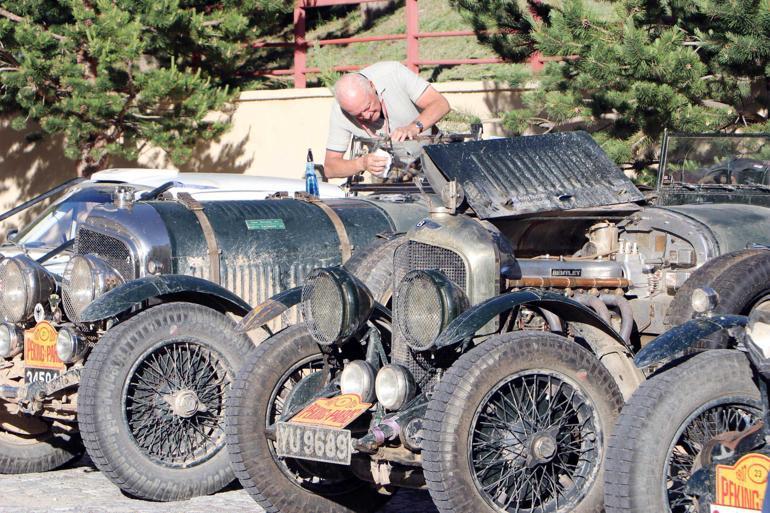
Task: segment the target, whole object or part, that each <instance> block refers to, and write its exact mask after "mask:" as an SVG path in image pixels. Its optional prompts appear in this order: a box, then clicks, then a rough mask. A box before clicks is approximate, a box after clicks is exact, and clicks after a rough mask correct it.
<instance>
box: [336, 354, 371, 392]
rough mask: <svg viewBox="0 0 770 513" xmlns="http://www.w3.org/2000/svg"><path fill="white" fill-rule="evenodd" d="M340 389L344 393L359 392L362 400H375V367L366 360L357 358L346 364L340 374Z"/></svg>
mask: <svg viewBox="0 0 770 513" xmlns="http://www.w3.org/2000/svg"><path fill="white" fill-rule="evenodd" d="M340 391H342V393H343V394H358V397H360V398H361V401H362V402H365V403H370V402H372V401H373V400H374V369H373V368H372V366H371V365H369V363H368V362H366V361H364V360H355V361H353V362H350V363H348V364H347V365H345V368H344V369H342V374H340Z"/></svg>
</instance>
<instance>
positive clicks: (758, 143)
mask: <svg viewBox="0 0 770 513" xmlns="http://www.w3.org/2000/svg"><path fill="white" fill-rule="evenodd" d="M768 139H770V137H768V136H764V135H730V136H714V135H672V136H670V137H668V139H667V145H666V147H665V150H666V154H665V156H664V162H665V165H664V169H663V172H662V180H661V185H662V186H663V187H666V186H671V185H704V186H716V187H720V186H721V187H729V186H741V185H746V186H759V187H762V186H768V185H770V145H769V144H767V142H768Z"/></svg>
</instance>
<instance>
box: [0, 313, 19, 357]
mask: <svg viewBox="0 0 770 513" xmlns="http://www.w3.org/2000/svg"><path fill="white" fill-rule="evenodd" d="M23 341H24V333H22V331H21V330H20V329H19V328H17V327H16V326H14V325H13V324H9V323H7V322H4V323H2V324H0V358H11V357H14V356H16V355H17V354H19V353H20V352H21V350H22V349H24V344H23Z"/></svg>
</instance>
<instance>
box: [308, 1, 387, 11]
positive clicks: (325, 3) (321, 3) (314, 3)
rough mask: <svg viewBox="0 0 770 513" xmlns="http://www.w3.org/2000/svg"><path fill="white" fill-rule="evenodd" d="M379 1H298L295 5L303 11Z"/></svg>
mask: <svg viewBox="0 0 770 513" xmlns="http://www.w3.org/2000/svg"><path fill="white" fill-rule="evenodd" d="M380 1H381V0H299V1H298V2H297V5H299V6H300V7H302V8H304V9H308V8H313V7H330V6H332V5H350V4H366V3H369V2H380Z"/></svg>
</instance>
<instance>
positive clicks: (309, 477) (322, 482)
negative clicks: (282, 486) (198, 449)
mask: <svg viewBox="0 0 770 513" xmlns="http://www.w3.org/2000/svg"><path fill="white" fill-rule="evenodd" d="M323 368H324V360H323V356H322V355H321V354H317V355H313V356H309V357H307V358H304V359H303V360H301V361H299V362H297V363H296V364H295V365H294V366H292V367H291V368H290V369H289V370H288V371H286V372H285V373H284V375H283V376H282V378H281V379H280V380H279V382H278V384H277V385H276V387H275V389H274V390H273V393H272V394H271V396H270V405H271V406H270V409H269V410H268V412H267V419H266V421H267V424H266V425H267V426H270V425H273V424H275V422H277V421H278V420H279V419H280V418H281V416H282V415H283V413H284V411H285V408H286V401H287V399H288V398H289V396H290V395H291V392H292V390H294V387H295V386H296V385H297V383H299V382H300V381H301V380H302V379H304V378H306V377H308V376H310V375H311V374H314V373H316V372H321V371H323ZM268 446H269V448H270V453H271V454H272V456H273V459H275V460H276V461H277V462H279V467H280V469H281V471H282V472H283V473H284V474H285V475H286V476H287V477H288V478H289V479H290V480H291V481H292V482H294V483H295V484H297V485H299V486H301V487H302V488H305V489H310V490H314V491H315V492H317V493H323V494H324V495H327V496H332V495H336V494H339V493H347V492H349V491H350V490H351V489H356V488H360V487H361V483H360V482H358V481H356V480H352V481H351V479H350V473H349V472H345V471H342V470H341V469H340V468H338V467H336V466H334V465H323V464H317V463H314V462H312V461H306V460H297V459H294V458H281V457H279V456H278V455H277V454H276V452H275V442H273V441H270V440H269V441H268Z"/></svg>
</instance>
